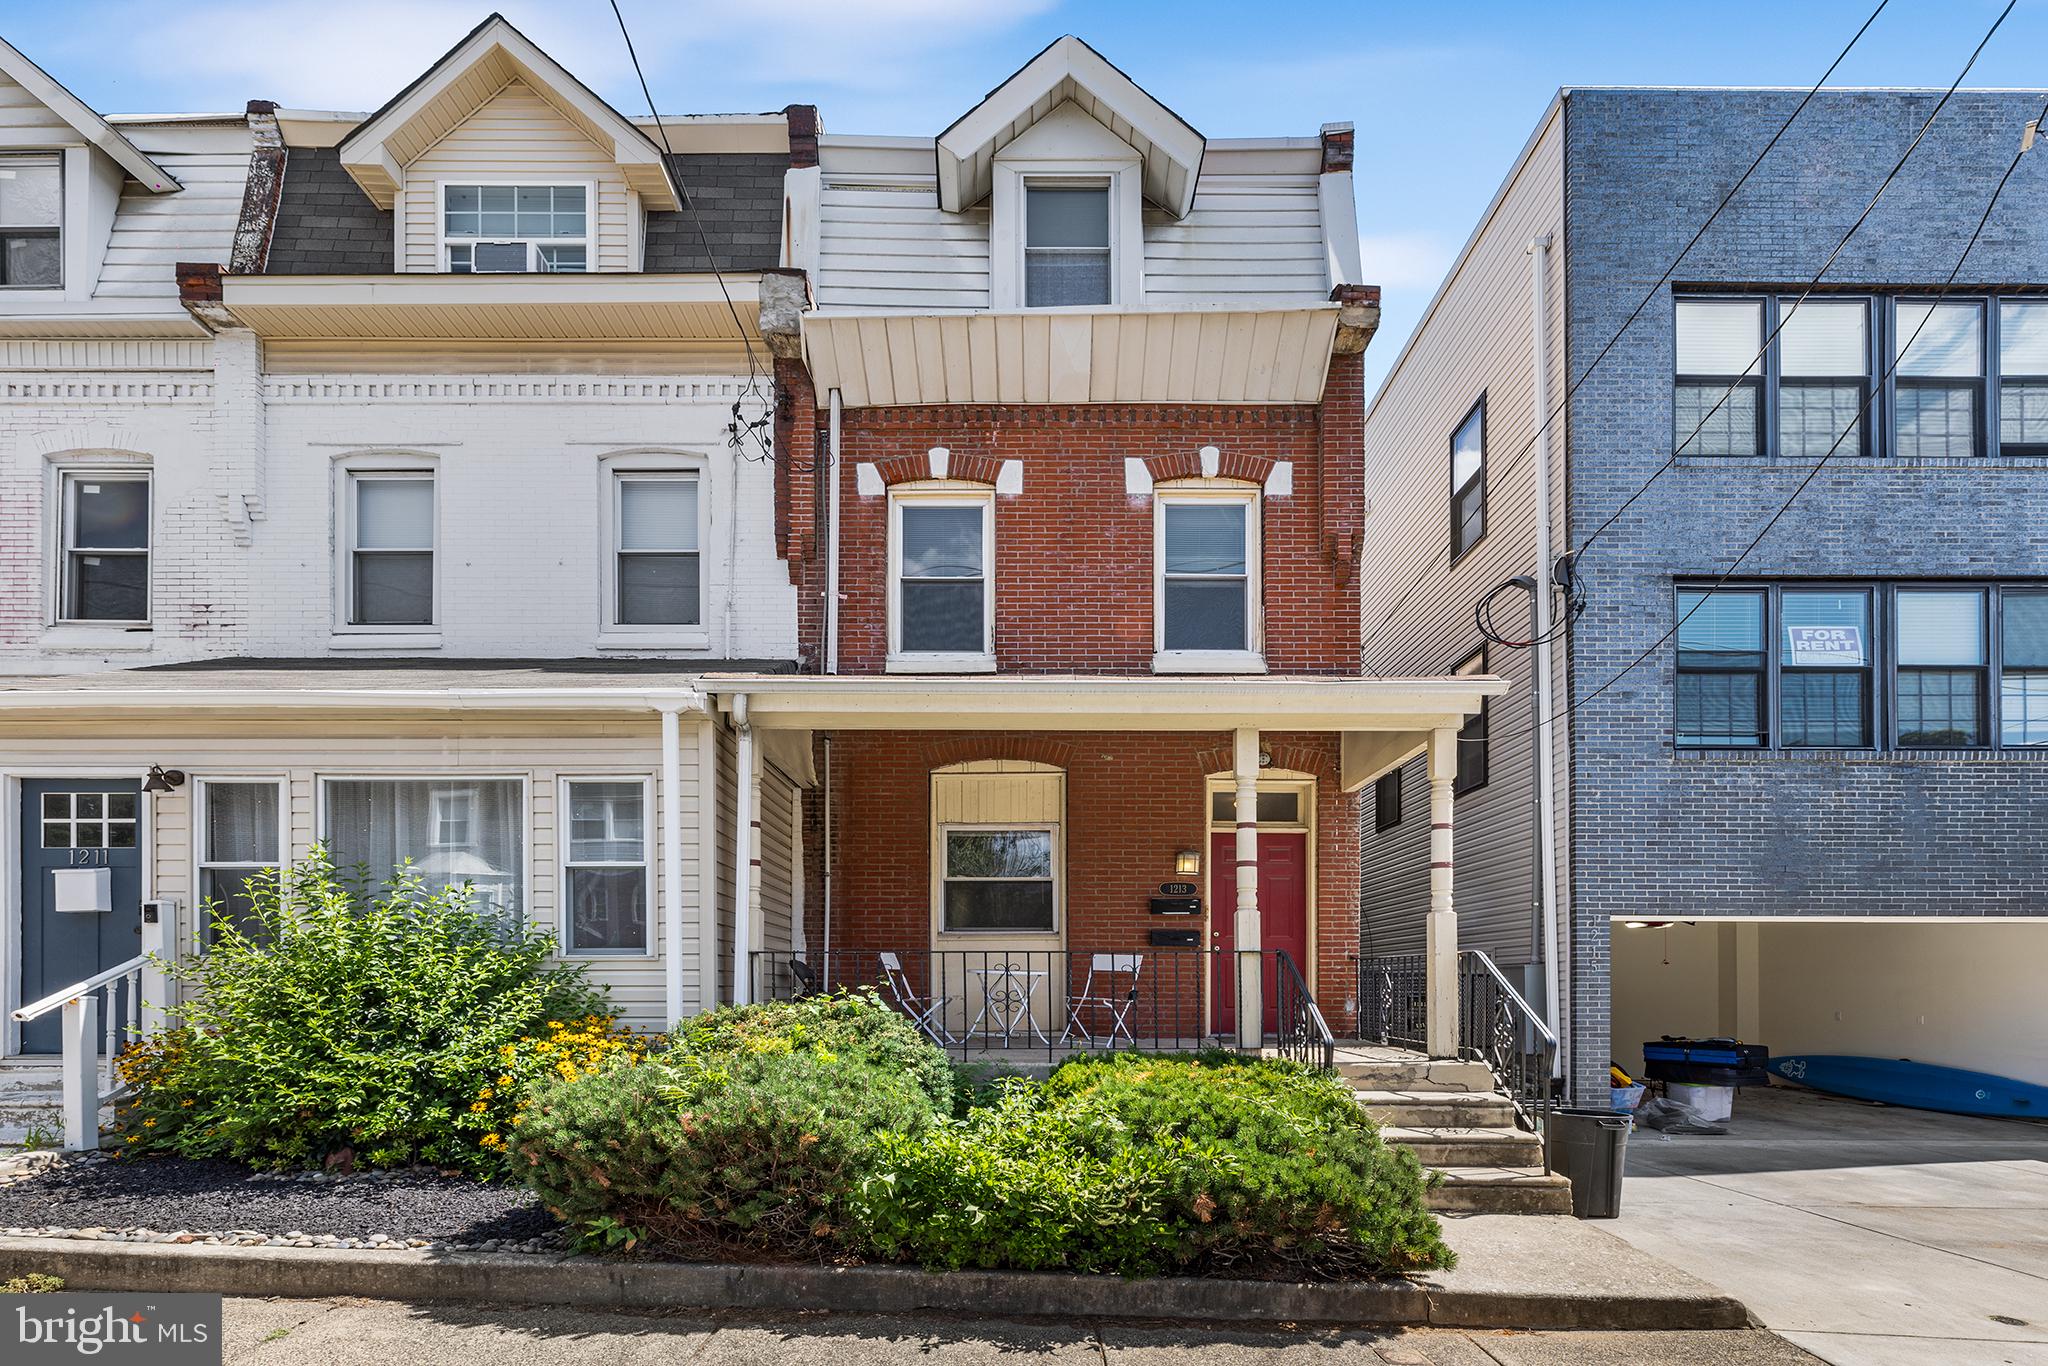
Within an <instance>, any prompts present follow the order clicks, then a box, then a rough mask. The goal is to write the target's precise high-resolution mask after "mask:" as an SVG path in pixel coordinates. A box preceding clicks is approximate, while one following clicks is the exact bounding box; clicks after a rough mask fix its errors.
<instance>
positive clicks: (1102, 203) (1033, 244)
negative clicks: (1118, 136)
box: [1024, 177, 1115, 308]
mask: <svg viewBox="0 0 2048 1366" xmlns="http://www.w3.org/2000/svg"><path fill="white" fill-rule="evenodd" d="M1114 279H1115V271H1114V269H1113V266H1112V261H1111V247H1110V182H1109V180H1108V179H1107V178H1106V177H1105V178H1100V179H1095V178H1089V179H1077V180H1065V179H1061V180H1044V179H1027V180H1026V181H1025V182H1024V306H1025V307H1026V308H1085V307H1089V306H1093V305H1101V304H1107V303H1109V302H1110V298H1111V294H1112V291H1113V289H1114V286H1113V284H1112V281H1113V280H1114Z"/></svg>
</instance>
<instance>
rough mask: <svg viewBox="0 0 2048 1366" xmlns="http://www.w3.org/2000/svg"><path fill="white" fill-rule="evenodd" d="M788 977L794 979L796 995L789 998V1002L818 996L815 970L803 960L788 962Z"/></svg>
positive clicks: (796, 959) (794, 959)
mask: <svg viewBox="0 0 2048 1366" xmlns="http://www.w3.org/2000/svg"><path fill="white" fill-rule="evenodd" d="M789 975H790V976H791V977H794V978H795V979H796V994H795V995H794V996H792V997H790V999H791V1000H793V1001H801V1000H803V999H804V997H806V996H816V995H817V994H818V972H817V969H815V968H813V967H812V966H811V965H810V964H809V963H806V962H805V961H804V960H803V959H801V958H792V959H790V960H789Z"/></svg>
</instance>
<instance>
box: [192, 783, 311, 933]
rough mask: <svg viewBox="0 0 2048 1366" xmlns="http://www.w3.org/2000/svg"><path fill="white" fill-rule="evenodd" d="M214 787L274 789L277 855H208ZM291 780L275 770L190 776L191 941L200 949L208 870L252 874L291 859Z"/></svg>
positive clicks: (279, 866) (204, 928) (280, 865)
mask: <svg viewBox="0 0 2048 1366" xmlns="http://www.w3.org/2000/svg"><path fill="white" fill-rule="evenodd" d="M215 787H274V788H276V789H277V858H276V859H275V860H273V861H271V862H269V863H254V862H250V861H248V860H244V859H215V858H209V857H208V856H207V847H206V837H207V813H206V804H207V802H208V801H209V800H210V797H209V792H210V790H211V789H213V788H215ZM291 811H292V792H291V780H290V779H289V778H286V777H283V776H281V775H279V774H276V773H255V774H247V775H244V774H239V773H209V774H207V775H205V776H204V777H198V776H195V777H194V778H193V779H192V940H191V942H192V944H193V946H194V947H195V948H196V949H197V950H198V951H200V952H204V951H205V946H206V912H205V903H206V875H207V874H208V873H216V872H228V873H254V872H261V871H262V870H264V869H265V868H282V867H284V865H285V864H286V863H288V862H289V861H290V859H291V828H290V827H291Z"/></svg>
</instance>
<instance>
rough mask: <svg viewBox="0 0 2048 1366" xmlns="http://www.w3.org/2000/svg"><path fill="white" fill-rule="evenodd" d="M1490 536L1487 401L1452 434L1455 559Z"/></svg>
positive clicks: (1482, 402)
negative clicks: (1487, 474)
mask: <svg viewBox="0 0 2048 1366" xmlns="http://www.w3.org/2000/svg"><path fill="white" fill-rule="evenodd" d="M1485 535H1486V400H1485V399H1484V398H1481V399H1480V400H1479V402H1477V403H1475V404H1473V405H1472V411H1471V412H1470V413H1467V414H1466V415H1465V420H1464V421H1463V422H1460V423H1459V424H1458V430H1457V431H1455V432H1452V433H1451V558H1452V559H1454V560H1455V559H1457V558H1458V556H1460V555H1462V554H1464V553H1465V552H1466V551H1468V550H1470V549H1471V548H1472V547H1473V546H1475V545H1477V544H1479V542H1480V540H1481V539H1482V538H1483V537H1484V536H1485Z"/></svg>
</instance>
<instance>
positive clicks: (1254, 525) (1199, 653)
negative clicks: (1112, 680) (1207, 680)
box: [1152, 480, 1266, 673]
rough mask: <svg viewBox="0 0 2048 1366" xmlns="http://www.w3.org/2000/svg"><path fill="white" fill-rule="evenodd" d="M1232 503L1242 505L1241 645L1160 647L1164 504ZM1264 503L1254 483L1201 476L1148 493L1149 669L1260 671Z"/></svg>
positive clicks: (1163, 627)
mask: <svg viewBox="0 0 2048 1366" xmlns="http://www.w3.org/2000/svg"><path fill="white" fill-rule="evenodd" d="M1197 503H1237V504H1241V505H1242V506H1243V507H1244V509H1245V515H1244V539H1245V547H1244V555H1245V562H1244V568H1245V586H1244V591H1245V612H1244V629H1245V646H1246V648H1244V649H1242V650H1169V649H1167V648H1166V509H1167V508H1168V507H1170V506H1173V505H1175V504H1180V505H1182V506H1186V505H1189V504H1197ZM1263 508H1264V503H1263V500H1262V497H1261V491H1260V490H1259V489H1258V488H1257V487H1256V486H1255V485H1249V484H1238V483H1221V482H1214V481H1206V480H1205V481H1202V482H1201V483H1191V484H1183V485H1179V486H1174V485H1162V486H1160V487H1158V488H1155V489H1154V490H1153V493H1152V671H1153V672H1154V673H1264V672H1266V610H1265V588H1264V583H1263V574H1262V572H1261V571H1262V567H1263V566H1262V561H1263V559H1264V555H1263V553H1262V549H1261V547H1262V545H1263V536H1262V528H1261V526H1260V522H1261V514H1262V511H1263Z"/></svg>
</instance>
